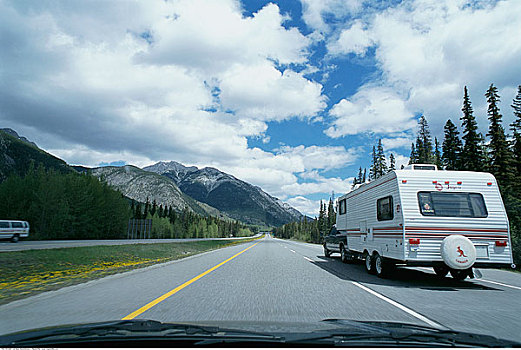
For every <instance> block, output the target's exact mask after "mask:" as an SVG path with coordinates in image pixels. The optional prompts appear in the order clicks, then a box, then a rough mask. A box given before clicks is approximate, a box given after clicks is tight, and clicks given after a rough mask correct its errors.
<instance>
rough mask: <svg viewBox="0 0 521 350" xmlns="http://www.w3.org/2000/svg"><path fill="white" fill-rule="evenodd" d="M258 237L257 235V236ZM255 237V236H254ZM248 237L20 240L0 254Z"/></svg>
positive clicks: (0, 245)
mask: <svg viewBox="0 0 521 350" xmlns="http://www.w3.org/2000/svg"><path fill="white" fill-rule="evenodd" d="M257 236H259V235H257ZM254 237H256V236H254ZM245 238H250V237H229V238H179V239H177V238H174V239H104V240H101V239H100V240H96V239H90V240H71V241H26V240H23V238H22V240H20V241H18V242H17V243H12V242H9V241H8V240H4V241H2V242H0V252H16V251H21V250H32V249H55V248H72V247H92V246H98V245H125V244H151V243H177V242H195V241H219V240H221V241H222V240H236V239H245Z"/></svg>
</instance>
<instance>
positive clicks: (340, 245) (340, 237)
mask: <svg viewBox="0 0 521 350" xmlns="http://www.w3.org/2000/svg"><path fill="white" fill-rule="evenodd" d="M332 253H339V254H340V257H341V259H342V262H345V263H347V262H351V261H353V260H354V256H353V255H352V254H351V253H350V252H349V249H348V246H347V235H346V234H345V233H341V232H339V231H338V230H337V229H336V226H333V227H332V228H331V231H330V232H329V234H328V235H327V236H325V237H324V255H325V256H326V257H327V258H329V257H330V256H331V254H332Z"/></svg>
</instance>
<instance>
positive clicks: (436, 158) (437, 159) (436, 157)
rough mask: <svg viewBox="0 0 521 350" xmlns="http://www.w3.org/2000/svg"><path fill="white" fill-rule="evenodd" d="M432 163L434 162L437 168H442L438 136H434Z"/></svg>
mask: <svg viewBox="0 0 521 350" xmlns="http://www.w3.org/2000/svg"><path fill="white" fill-rule="evenodd" d="M434 164H436V166H437V167H438V169H441V168H442V165H441V153H440V144H439V143H438V138H437V137H435V138H434Z"/></svg>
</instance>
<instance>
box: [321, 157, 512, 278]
mask: <svg viewBox="0 0 521 350" xmlns="http://www.w3.org/2000/svg"><path fill="white" fill-rule="evenodd" d="M336 230H337V231H338V235H343V236H345V241H344V242H345V243H344V245H345V246H341V249H340V250H341V253H342V254H343V255H342V258H343V260H349V259H356V258H360V259H364V260H365V266H366V269H367V271H368V272H370V273H376V274H377V275H378V276H382V275H384V274H385V273H386V272H387V271H388V270H390V269H391V268H393V267H394V266H396V265H400V264H402V265H408V266H428V267H433V268H434V271H435V272H436V274H437V275H439V276H446V275H447V274H448V273H449V272H450V274H451V275H452V277H453V278H455V279H460V280H462V279H465V278H466V277H474V275H473V270H472V267H510V266H515V265H513V261H512V249H511V248H512V245H511V241H510V231H509V225H508V218H507V215H506V212H505V207H504V205H503V201H502V199H501V194H500V192H499V188H498V184H497V182H496V179H495V178H494V176H493V175H491V174H489V173H481V172H470V171H445V170H438V169H437V168H436V166H435V165H430V164H414V165H410V166H408V167H406V168H405V169H403V170H394V171H390V172H389V173H387V174H386V175H384V176H382V177H380V178H378V179H377V180H375V181H371V182H370V183H365V184H362V185H359V186H358V187H357V188H355V189H354V190H353V191H351V192H349V193H347V194H345V195H343V196H342V197H340V198H339V199H338V208H337V221H336ZM324 249H325V250H326V251H327V252H326V253H330V252H331V250H328V249H327V247H326V245H324Z"/></svg>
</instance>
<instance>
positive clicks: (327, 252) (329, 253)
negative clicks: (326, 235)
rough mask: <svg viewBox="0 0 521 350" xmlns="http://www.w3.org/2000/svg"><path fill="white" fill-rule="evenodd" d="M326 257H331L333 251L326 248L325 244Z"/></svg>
mask: <svg viewBox="0 0 521 350" xmlns="http://www.w3.org/2000/svg"><path fill="white" fill-rule="evenodd" d="M324 255H325V256H326V258H329V257H331V251H330V250H329V249H327V248H326V245H325V244H324Z"/></svg>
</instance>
